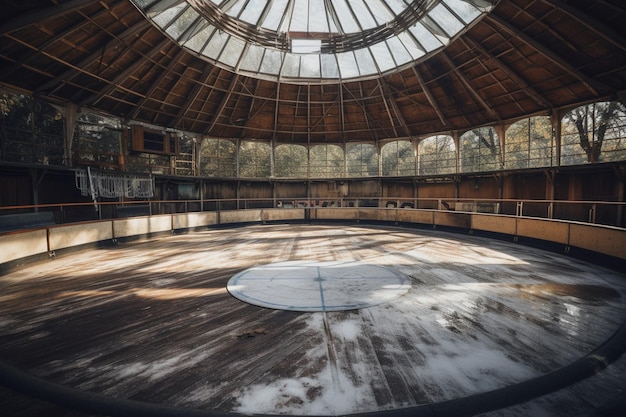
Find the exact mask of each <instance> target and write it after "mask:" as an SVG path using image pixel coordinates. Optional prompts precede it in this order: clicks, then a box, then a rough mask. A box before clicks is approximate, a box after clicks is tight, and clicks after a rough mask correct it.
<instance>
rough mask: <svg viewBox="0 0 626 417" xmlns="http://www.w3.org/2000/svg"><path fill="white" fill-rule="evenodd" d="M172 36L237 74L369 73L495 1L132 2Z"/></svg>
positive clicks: (401, 59) (407, 60) (426, 50)
mask: <svg viewBox="0 0 626 417" xmlns="http://www.w3.org/2000/svg"><path fill="white" fill-rule="evenodd" d="M132 1H133V3H135V5H136V6H137V7H138V8H139V9H140V10H141V11H142V12H143V14H144V15H145V16H146V17H147V18H148V19H149V20H151V21H152V22H153V23H154V24H155V25H156V26H157V27H159V28H160V29H161V30H162V31H163V32H164V33H166V34H167V35H168V36H169V37H170V38H172V39H173V40H174V41H176V42H177V43H178V44H179V45H181V46H183V47H184V48H186V49H187V50H189V51H191V52H193V53H195V54H197V55H198V56H200V57H202V58H204V59H207V60H209V61H210V62H211V63H214V64H216V65H219V66H221V67H223V68H226V69H229V70H232V71H234V72H236V73H239V74H243V75H247V76H252V77H256V78H263V79H272V80H279V81H294V82H295V81H306V82H315V81H318V82H322V81H333V80H334V81H338V80H349V79H359V78H368V77H372V76H379V75H381V74H384V73H388V72H391V71H394V70H396V69H399V68H403V67H405V66H406V65H408V64H411V63H414V62H415V61H417V60H419V59H421V58H423V57H425V56H427V55H429V54H430V53H432V52H434V51H436V50H438V49H440V48H442V47H443V46H445V45H447V44H448V43H449V42H450V40H451V39H452V38H454V37H455V36H457V35H458V34H460V33H462V32H463V31H464V30H465V29H466V28H467V27H468V26H469V25H471V24H472V23H473V22H474V21H476V20H477V19H478V18H480V17H481V16H482V15H483V14H485V13H487V12H489V11H490V10H491V9H492V8H493V7H494V5H495V3H497V0H414V1H410V0H368V1H364V0H333V1H330V0H132Z"/></svg>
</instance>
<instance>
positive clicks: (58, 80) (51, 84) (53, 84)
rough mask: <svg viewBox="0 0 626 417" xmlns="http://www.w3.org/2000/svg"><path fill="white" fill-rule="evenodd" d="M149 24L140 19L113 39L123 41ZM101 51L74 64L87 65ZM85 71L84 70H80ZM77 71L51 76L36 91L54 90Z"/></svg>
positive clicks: (78, 65) (100, 52)
mask: <svg viewBox="0 0 626 417" xmlns="http://www.w3.org/2000/svg"><path fill="white" fill-rule="evenodd" d="M150 26H151V24H150V22H149V21H148V20H145V19H144V20H141V21H140V22H138V23H136V24H134V25H133V26H131V27H130V28H128V29H126V30H125V31H124V32H122V33H121V34H120V35H118V36H117V37H116V38H114V39H118V40H121V41H123V42H125V39H126V38H127V37H130V36H133V35H134V34H136V33H138V32H140V31H142V30H144V29H146V28H148V27H150ZM104 48H105V49H106V45H105V46H104ZM102 53H103V51H102V50H97V51H94V52H92V53H91V54H90V55H89V56H87V57H86V58H85V59H83V60H81V61H80V62H79V63H78V64H76V65H75V66H76V67H77V68H86V67H88V66H89V65H90V64H91V63H92V62H94V61H95V60H97V59H100V57H101V56H102ZM82 72H85V71H82ZM78 73H79V71H76V70H75V69H74V68H70V69H68V70H67V71H65V72H63V73H62V74H61V75H59V76H58V77H55V78H53V79H52V80H50V81H48V82H46V83H45V84H43V85H41V86H39V88H37V92H38V93H42V92H47V90H51V91H54V90H56V89H57V88H58V87H59V86H60V85H62V84H63V83H65V82H67V81H68V80H70V79H72V78H73V76H74V75H76V74H78Z"/></svg>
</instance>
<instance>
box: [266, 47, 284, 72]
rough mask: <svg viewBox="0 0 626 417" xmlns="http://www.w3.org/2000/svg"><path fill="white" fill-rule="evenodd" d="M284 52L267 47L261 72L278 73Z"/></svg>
mask: <svg viewBox="0 0 626 417" xmlns="http://www.w3.org/2000/svg"><path fill="white" fill-rule="evenodd" d="M283 56H284V53H282V52H280V51H276V50H274V49H266V50H265V55H264V56H263V63H262V64H261V69H260V72H263V73H265V74H273V75H277V74H278V73H279V71H280V66H281V64H282V62H283Z"/></svg>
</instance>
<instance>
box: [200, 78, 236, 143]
mask: <svg viewBox="0 0 626 417" xmlns="http://www.w3.org/2000/svg"><path fill="white" fill-rule="evenodd" d="M238 81H239V74H233V78H232V79H231V80H230V84H229V86H228V89H227V90H226V93H224V95H223V96H222V101H221V102H220V105H219V107H218V108H217V110H216V111H215V114H214V115H213V119H212V120H211V124H210V125H209V127H208V128H207V129H206V130H205V134H207V135H208V134H209V132H210V131H211V130H213V128H214V127H215V125H216V124H217V121H218V120H219V118H220V116H221V115H222V113H223V112H224V109H225V108H226V104H228V101H229V100H230V97H231V96H232V94H233V89H234V88H235V85H236V84H237V82H238Z"/></svg>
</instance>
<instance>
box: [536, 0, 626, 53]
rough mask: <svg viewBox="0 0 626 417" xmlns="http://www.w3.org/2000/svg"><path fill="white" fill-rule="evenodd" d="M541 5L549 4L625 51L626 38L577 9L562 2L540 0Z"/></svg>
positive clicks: (558, 0) (560, 0) (559, 0)
mask: <svg viewBox="0 0 626 417" xmlns="http://www.w3.org/2000/svg"><path fill="white" fill-rule="evenodd" d="M541 1H542V2H543V3H546V4H549V5H551V6H553V7H554V8H557V9H559V10H560V11H561V12H562V13H565V14H567V15H568V16H569V17H570V18H572V19H574V20H576V21H577V22H578V23H580V24H581V25H583V26H585V27H586V28H588V29H589V30H591V31H592V32H593V33H595V34H596V35H598V36H600V37H602V38H604V40H606V41H608V42H610V43H612V44H613V45H614V46H616V47H618V48H620V49H622V50H623V51H626V37H625V36H624V35H623V34H622V33H618V32H616V31H614V30H613V29H611V28H610V27H608V26H607V25H605V24H603V23H601V22H599V21H598V20H596V19H594V18H593V17H592V16H589V15H588V14H585V13H582V12H581V11H580V10H578V9H577V8H575V7H573V6H571V5H569V4H568V3H565V2H564V1H562V0H541Z"/></svg>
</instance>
